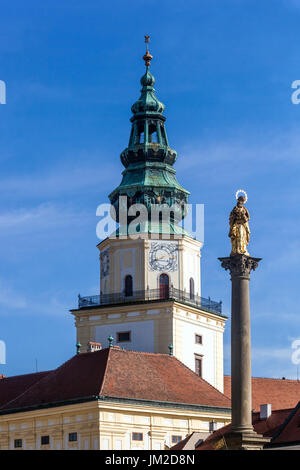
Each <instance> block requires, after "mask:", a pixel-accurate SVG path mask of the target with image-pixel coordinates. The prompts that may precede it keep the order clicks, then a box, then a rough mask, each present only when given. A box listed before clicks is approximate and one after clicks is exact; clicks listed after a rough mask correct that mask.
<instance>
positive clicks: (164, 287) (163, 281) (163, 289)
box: [159, 274, 169, 299]
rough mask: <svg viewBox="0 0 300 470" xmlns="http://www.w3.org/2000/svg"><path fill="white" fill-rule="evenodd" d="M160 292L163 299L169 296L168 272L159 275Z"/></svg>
mask: <svg viewBox="0 0 300 470" xmlns="http://www.w3.org/2000/svg"><path fill="white" fill-rule="evenodd" d="M159 294H160V298H161V299H168V298H169V276H168V275H167V274H161V275H160V276H159Z"/></svg>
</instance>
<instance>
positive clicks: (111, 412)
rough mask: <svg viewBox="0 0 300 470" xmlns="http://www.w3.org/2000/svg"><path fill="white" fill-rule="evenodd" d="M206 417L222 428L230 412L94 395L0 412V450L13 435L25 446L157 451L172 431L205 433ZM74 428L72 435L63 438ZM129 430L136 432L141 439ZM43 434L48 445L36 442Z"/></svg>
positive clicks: (10, 442) (169, 439)
mask: <svg viewBox="0 0 300 470" xmlns="http://www.w3.org/2000/svg"><path fill="white" fill-rule="evenodd" d="M212 420H214V421H216V422H217V427H222V426H224V425H225V424H228V423H229V422H230V414H229V413H228V412H224V411H223V412H222V411H217V410H216V411H210V412H207V411H202V410H199V411H198V410H196V411H195V410H188V409H178V408H176V409H174V408H172V407H170V408H165V407H160V406H158V405H155V406H148V405H147V406H146V405H143V404H137V403H135V404H134V403H133V404H121V403H114V402H103V401H101V400H99V401H92V402H87V403H81V404H76V405H66V406H61V407H56V408H51V409H43V410H35V411H28V412H22V413H14V414H8V415H2V416H0V450H8V449H14V440H15V439H22V444H23V446H22V449H25V450H59V449H69V450H76V449H80V450H93V449H94V450H95V449H100V450H101V449H102V450H134V449H141V450H159V449H161V450H163V449H164V448H165V446H167V447H170V446H172V445H174V444H173V443H172V436H181V437H182V439H184V438H185V437H186V436H187V435H188V434H190V433H192V432H193V431H197V432H203V433H208V430H209V422H210V421H212ZM74 432H76V433H77V436H78V440H77V441H76V442H69V440H68V437H69V433H74ZM132 433H142V435H143V439H142V441H136V440H133V434H132ZM47 435H49V438H50V443H49V445H41V437H42V436H47Z"/></svg>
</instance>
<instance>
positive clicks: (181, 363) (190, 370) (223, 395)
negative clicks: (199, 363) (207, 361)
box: [171, 356, 230, 400]
mask: <svg viewBox="0 0 300 470" xmlns="http://www.w3.org/2000/svg"><path fill="white" fill-rule="evenodd" d="M171 357H173V358H174V359H175V360H176V361H177V362H178V363H179V364H180V365H181V366H183V367H185V368H186V369H187V370H188V371H189V372H190V373H191V374H193V375H195V376H196V377H198V379H199V380H202V381H203V382H205V383H206V384H207V385H209V386H210V387H211V388H213V389H214V390H215V391H216V392H218V393H219V394H220V395H222V397H225V398H227V399H228V400H230V398H229V397H228V396H227V395H225V393H223V392H220V390H218V389H217V388H216V387H214V386H213V385H212V384H211V383H209V382H207V380H205V379H203V377H200V376H199V375H198V374H196V372H194V371H193V370H192V369H190V368H189V367H188V366H186V365H185V364H184V363H183V362H181V361H180V360H179V359H177V357H175V356H171Z"/></svg>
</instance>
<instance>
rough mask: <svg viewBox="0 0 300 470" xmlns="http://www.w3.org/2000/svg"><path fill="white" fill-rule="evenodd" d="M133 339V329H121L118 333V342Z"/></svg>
mask: <svg viewBox="0 0 300 470" xmlns="http://www.w3.org/2000/svg"><path fill="white" fill-rule="evenodd" d="M130 341H131V331H120V332H119V333H117V343H127V342H130Z"/></svg>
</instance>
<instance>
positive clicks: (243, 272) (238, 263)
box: [219, 255, 261, 279]
mask: <svg viewBox="0 0 300 470" xmlns="http://www.w3.org/2000/svg"><path fill="white" fill-rule="evenodd" d="M219 260H220V261H221V266H222V268H224V269H226V270H229V271H230V274H231V276H232V277H246V278H247V279H249V278H250V272H251V271H255V269H256V268H257V266H258V263H259V262H260V260H261V258H252V257H251V256H246V255H244V256H230V257H229V258H219Z"/></svg>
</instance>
